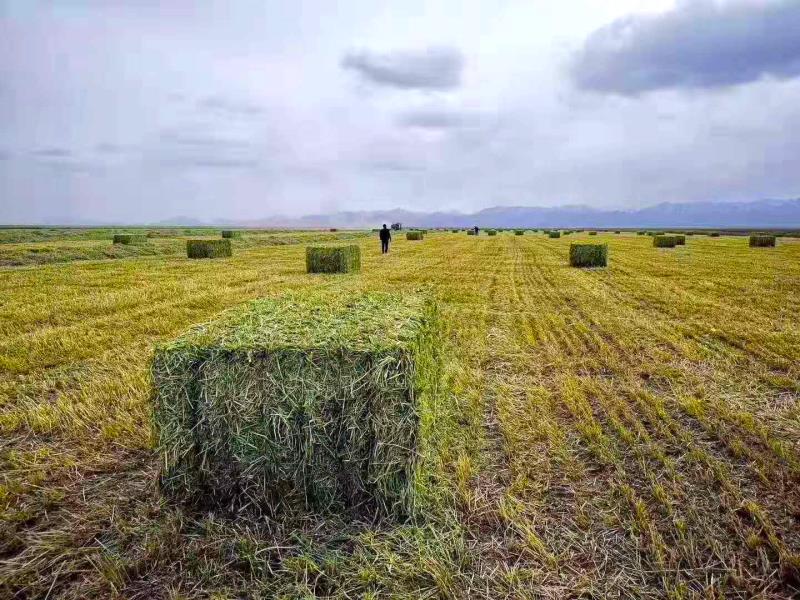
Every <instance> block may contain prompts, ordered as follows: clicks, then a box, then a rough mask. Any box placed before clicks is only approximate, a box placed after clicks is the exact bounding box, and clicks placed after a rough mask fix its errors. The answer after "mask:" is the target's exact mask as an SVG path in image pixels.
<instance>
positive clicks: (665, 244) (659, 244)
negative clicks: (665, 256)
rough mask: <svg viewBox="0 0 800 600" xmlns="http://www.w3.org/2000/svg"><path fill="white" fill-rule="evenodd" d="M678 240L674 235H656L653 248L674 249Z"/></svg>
mask: <svg viewBox="0 0 800 600" xmlns="http://www.w3.org/2000/svg"><path fill="white" fill-rule="evenodd" d="M677 243H678V240H677V239H676V237H675V236H674V235H654V236H653V246H655V247H656V248H674V247H675V245H676V244H677Z"/></svg>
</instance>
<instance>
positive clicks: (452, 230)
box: [450, 229, 460, 233]
mask: <svg viewBox="0 0 800 600" xmlns="http://www.w3.org/2000/svg"><path fill="white" fill-rule="evenodd" d="M459 231H460V230H458V229H451V230H450V232H451V233H458V232H459Z"/></svg>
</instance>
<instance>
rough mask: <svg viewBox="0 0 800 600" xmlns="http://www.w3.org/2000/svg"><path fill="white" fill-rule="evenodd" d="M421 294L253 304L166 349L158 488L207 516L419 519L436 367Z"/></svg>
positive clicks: (157, 358) (160, 364)
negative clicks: (298, 513) (250, 513)
mask: <svg viewBox="0 0 800 600" xmlns="http://www.w3.org/2000/svg"><path fill="white" fill-rule="evenodd" d="M437 323H438V319H437V316H436V308H435V305H434V304H433V303H432V302H431V301H430V300H429V299H427V297H426V296H425V295H423V294H420V295H406V296H403V295H397V294H377V293H370V294H364V295H360V296H356V297H355V298H353V297H352V295H349V294H348V295H345V294H339V295H335V296H330V295H327V296H326V295H322V294H317V295H312V296H309V295H308V294H302V295H301V294H296V295H290V296H286V297H283V298H266V299H260V300H256V301H254V302H251V303H249V304H247V305H245V306H243V307H239V308H236V309H233V310H232V311H228V312H227V313H224V314H223V315H222V317H220V318H219V319H218V320H216V321H214V322H211V323H207V324H205V325H200V326H197V327H195V328H193V329H192V330H190V331H189V332H188V333H186V334H185V335H184V336H182V337H180V338H179V339H177V340H176V341H174V342H172V343H169V344H166V345H162V346H160V347H158V348H157V349H156V352H155V355H154V358H153V365H152V375H153V382H154V421H155V426H156V433H157V454H158V456H160V457H161V464H162V471H161V474H160V478H159V483H160V488H161V490H162V491H163V492H164V493H165V494H166V495H167V497H169V498H171V499H173V500H176V501H179V502H184V503H188V504H193V505H195V506H199V507H202V508H207V507H217V508H226V509H234V510H237V509H240V508H243V507H247V509H248V510H255V511H256V512H259V513H265V514H271V515H275V514H278V513H280V512H282V511H295V510H298V509H299V510H305V509H311V510H314V511H318V512H321V513H323V514H324V513H335V514H341V515H343V516H351V517H359V518H373V517H375V516H378V517H382V516H396V517H403V516H405V515H408V514H410V513H411V512H412V510H413V505H414V488H413V481H414V473H415V469H416V465H417V462H418V460H417V457H418V451H417V447H418V435H419V423H420V419H421V418H425V417H424V415H425V414H426V410H429V407H430V406H431V405H432V400H431V399H430V394H432V393H434V392H435V390H436V388H437V387H438V385H439V384H438V383H437V382H438V378H439V366H438V360H437V356H438V346H439V343H438V341H437V331H438V327H437Z"/></svg>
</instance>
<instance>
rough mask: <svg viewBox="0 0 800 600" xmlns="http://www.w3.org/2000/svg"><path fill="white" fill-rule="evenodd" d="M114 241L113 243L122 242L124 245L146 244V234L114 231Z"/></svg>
mask: <svg viewBox="0 0 800 600" xmlns="http://www.w3.org/2000/svg"><path fill="white" fill-rule="evenodd" d="M114 243H115V244H124V245H126V246H128V245H133V244H146V243H147V235H146V234H145V235H139V234H134V233H115V234H114Z"/></svg>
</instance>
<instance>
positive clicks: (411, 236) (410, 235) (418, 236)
mask: <svg viewBox="0 0 800 600" xmlns="http://www.w3.org/2000/svg"><path fill="white" fill-rule="evenodd" d="M423 237H424V236H423V235H422V232H421V231H407V232H406V239H407V240H410V241H412V242H418V241H421V240H422V239H423Z"/></svg>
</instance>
